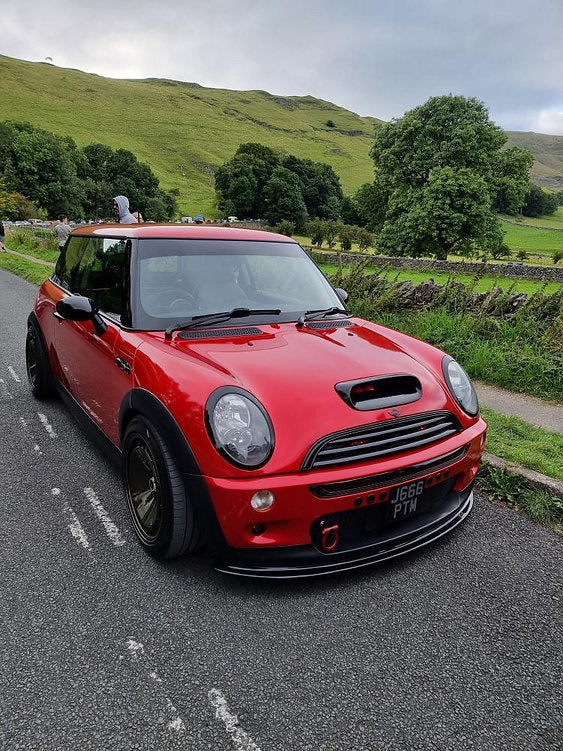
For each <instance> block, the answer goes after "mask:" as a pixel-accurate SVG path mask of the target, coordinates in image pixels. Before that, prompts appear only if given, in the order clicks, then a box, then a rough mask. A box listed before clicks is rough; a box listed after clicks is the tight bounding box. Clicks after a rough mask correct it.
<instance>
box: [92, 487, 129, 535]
mask: <svg viewBox="0 0 563 751" xmlns="http://www.w3.org/2000/svg"><path fill="white" fill-rule="evenodd" d="M84 495H85V496H86V498H87V499H88V502H89V503H90V505H91V506H92V508H93V509H94V513H95V514H96V516H97V517H98V519H99V520H100V521H101V523H102V524H103V527H104V529H105V530H106V534H107V536H108V537H109V539H110V540H111V541H112V542H113V544H114V545H125V542H126V541H125V538H124V537H123V536H122V534H121V532H120V531H119V529H118V528H117V525H116V524H115V522H114V521H113V520H112V518H111V517H110V515H109V514H108V512H107V511H106V510H105V508H104V507H103V506H102V504H101V503H100V499H99V498H98V496H97V495H96V493H95V491H94V490H93V489H92V488H84Z"/></svg>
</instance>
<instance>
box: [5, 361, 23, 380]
mask: <svg viewBox="0 0 563 751" xmlns="http://www.w3.org/2000/svg"><path fill="white" fill-rule="evenodd" d="M8 373H9V374H10V375H11V376H12V378H13V379H14V381H15V382H16V383H21V382H22V379H21V378H20V377H19V375H18V374H17V373H16V371H15V370H14V369H13V368H12V366H11V365H8Z"/></svg>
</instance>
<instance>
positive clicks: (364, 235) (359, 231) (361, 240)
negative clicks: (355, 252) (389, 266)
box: [353, 227, 374, 253]
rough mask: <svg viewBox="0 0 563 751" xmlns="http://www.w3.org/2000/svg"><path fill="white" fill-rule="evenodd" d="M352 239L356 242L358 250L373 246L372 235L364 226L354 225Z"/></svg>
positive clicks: (362, 250)
mask: <svg viewBox="0 0 563 751" xmlns="http://www.w3.org/2000/svg"><path fill="white" fill-rule="evenodd" d="M353 229H354V240H355V242H357V243H358V247H359V249H360V251H361V252H362V253H363V252H364V251H366V250H367V249H368V248H371V247H373V244H374V243H373V235H372V234H371V232H368V230H367V229H366V228H365V227H354V228H353Z"/></svg>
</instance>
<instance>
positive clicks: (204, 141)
mask: <svg viewBox="0 0 563 751" xmlns="http://www.w3.org/2000/svg"><path fill="white" fill-rule="evenodd" d="M0 119H1V120H4V119H10V120H27V121H29V122H31V123H32V124H33V125H36V126H38V127H42V128H45V129H47V130H51V131H53V132H55V133H58V134H60V135H70V136H72V137H73V138H74V140H75V141H76V142H77V144H78V145H80V146H84V145H86V144H88V143H91V142H92V141H97V142H101V143H106V144H108V145H109V146H111V147H112V148H126V149H130V150H131V151H133V152H134V153H135V154H136V156H137V157H138V158H139V159H140V160H141V161H144V162H146V163H147V164H149V165H150V166H151V168H152V169H153V171H154V172H155V174H156V175H157V176H158V178H159V179H160V183H161V187H162V188H163V189H164V190H169V189H170V188H178V189H179V191H180V198H179V204H180V209H181V211H182V212H183V213H187V214H191V215H193V214H196V213H199V212H200V211H201V212H203V213H205V214H207V215H212V213H213V198H214V186H213V172H214V170H215V169H216V168H217V167H218V166H220V165H221V164H223V162H225V161H226V160H227V159H230V158H231V157H232V156H233V154H234V152H235V151H236V149H237V147H238V146H239V144H240V143H244V142H247V141H258V142H260V143H263V144H266V145H267V146H271V147H274V148H280V149H284V150H286V151H287V152H289V153H292V154H295V155H296V156H299V157H302V158H310V159H313V160H315V161H322V162H326V163H328V164H330V165H331V166H332V167H333V168H334V169H335V170H336V172H337V173H338V175H339V176H340V179H341V182H342V186H343V189H344V192H345V193H351V192H352V191H354V190H355V189H356V188H358V187H359V186H360V185H361V184H362V183H364V182H367V181H369V180H372V179H373V163H372V161H371V159H370V157H369V149H370V146H371V143H372V140H373V126H374V123H375V122H377V121H376V120H375V119H373V118H367V117H359V116H358V115H356V114H354V113H353V112H349V111H348V110H345V109H342V108H341V107H337V106H336V105H334V104H331V103H330V102H325V101H322V100H319V99H314V98H313V97H277V96H273V95H272V94H268V93H267V92H265V91H244V92H243V91H230V90H225V89H208V88H202V87H200V86H198V85H197V84H193V83H182V82H180V81H168V80H160V79H147V80H142V81H140V80H139V81H126V80H115V79H111V78H102V77H101V76H97V75H93V74H90V73H82V72H80V71H77V70H70V69H65V68H57V67H55V66H52V65H48V64H45V63H30V62H25V61H22V60H16V59H13V58H9V57H5V56H0ZM327 120H332V121H333V122H334V124H335V127H334V128H329V127H327V125H326V122H327Z"/></svg>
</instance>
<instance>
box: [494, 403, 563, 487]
mask: <svg viewBox="0 0 563 751" xmlns="http://www.w3.org/2000/svg"><path fill="white" fill-rule="evenodd" d="M481 414H482V415H483V417H484V418H485V420H486V421H487V422H488V423H489V432H488V434H487V451H489V452H490V453H491V454H494V455H495V456H500V457H501V459H505V460H506V461H508V462H514V463H515V464H520V465H521V466H522V467H528V469H534V470H535V471H536V472H541V473H542V474H543V475H547V476H548V477H553V478H554V479H556V480H563V435H561V434H560V433H552V432H550V431H549V430H543V429H542V428H537V427H536V426H535V425H530V423H528V422H525V421H524V420H521V419H520V418H519V417H510V416H507V415H501V414H499V413H498V412H494V411H493V410H492V409H489V408H487V407H481Z"/></svg>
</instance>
